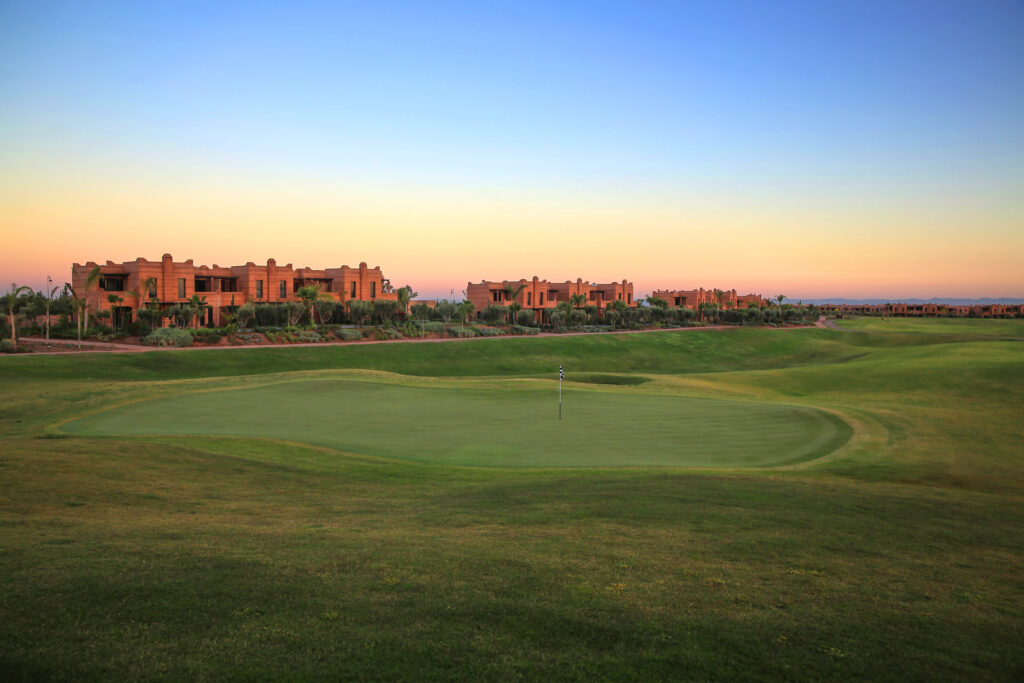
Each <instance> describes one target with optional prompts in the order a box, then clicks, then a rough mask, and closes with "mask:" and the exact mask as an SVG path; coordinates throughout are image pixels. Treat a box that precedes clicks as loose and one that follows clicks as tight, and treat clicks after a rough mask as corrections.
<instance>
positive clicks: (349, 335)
mask: <svg viewBox="0 0 1024 683" xmlns="http://www.w3.org/2000/svg"><path fill="white" fill-rule="evenodd" d="M334 336H335V337H337V338H338V339H340V340H341V341H358V340H360V339H362V338H363V331H362V330H358V329H355V328H352V327H343V328H341V329H339V330H335V331H334Z"/></svg>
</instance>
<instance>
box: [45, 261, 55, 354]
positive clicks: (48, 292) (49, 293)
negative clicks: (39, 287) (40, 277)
mask: <svg viewBox="0 0 1024 683" xmlns="http://www.w3.org/2000/svg"><path fill="white" fill-rule="evenodd" d="M50 282H52V280H50V278H49V276H47V278H46V289H45V290H43V291H44V292H45V296H44V298H45V299H46V345H47V346H49V345H50V304H51V303H53V295H54V294H56V293H57V289H59V288H58V287H50Z"/></svg>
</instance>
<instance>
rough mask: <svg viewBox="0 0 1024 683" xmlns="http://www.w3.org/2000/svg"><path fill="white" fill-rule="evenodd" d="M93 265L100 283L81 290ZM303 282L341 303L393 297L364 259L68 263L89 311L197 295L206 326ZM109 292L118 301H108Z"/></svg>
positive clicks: (285, 295)
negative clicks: (317, 266)
mask: <svg viewBox="0 0 1024 683" xmlns="http://www.w3.org/2000/svg"><path fill="white" fill-rule="evenodd" d="M97 265H98V266H99V269H100V278H99V281H98V282H97V283H96V284H94V285H93V286H92V287H90V288H89V291H88V292H86V288H85V283H86V280H87V279H88V277H89V274H90V273H91V272H92V270H93V268H95V267H96V266H97ZM149 278H153V280H155V286H153V288H152V289H150V290H149V291H148V292H142V291H141V289H142V286H143V284H144V283H145V282H146V281H147V280H148V279H149ZM306 285H317V286H319V287H320V290H321V291H322V292H325V293H327V294H328V295H330V296H331V297H332V298H333V299H335V300H336V301H340V302H345V301H348V300H350V299H359V300H360V301H374V300H378V299H384V300H391V301H394V300H396V299H397V295H396V293H395V291H394V289H393V288H392V286H391V282H390V281H389V280H388V279H387V278H385V277H384V276H383V274H382V273H381V270H380V267H375V268H369V267H367V265H366V264H365V263H360V264H359V267H357V268H350V267H349V266H340V267H338V268H327V269H324V270H314V269H312V268H293V267H292V264H290V263H289V264H288V265H285V266H279V265H277V262H276V261H275V260H274V259H268V260H267V263H266V265H256V264H255V263H252V262H251V261H250V262H249V263H246V264H245V265H244V266H218V265H217V264H214V265H212V266H196V265H194V264H193V263H192V259H189V260H187V261H184V262H179V261H175V260H174V259H173V258H172V257H171V255H170V254H164V256H163V258H162V259H161V260H160V261H147V260H146V259H144V258H138V259H135V260H134V261H126V262H124V263H114V262H113V261H107V262H106V263H105V264H102V265H101V264H97V263H95V262H93V261H90V262H88V263H86V264H84V265H82V264H78V263H76V264H74V265H73V266H72V267H71V288H72V290H73V291H74V294H75V296H77V297H79V298H83V297H85V298H87V299H88V302H89V309H90V310H92V311H99V310H108V309H112V308H119V309H122V312H127V311H126V310H125V309H128V310H130V311H131V312H132V314H133V315H134V311H136V310H137V309H138V308H139V303H140V300H141V301H143V302H145V303H146V304H147V305H148V304H150V303H151V302H153V301H154V300H155V303H156V305H158V306H160V307H161V308H165V307H168V306H173V305H175V304H180V303H184V302H186V301H188V300H189V299H190V298H191V297H192V296H193V295H195V294H198V295H200V296H202V297H204V298H205V299H206V303H207V304H208V306H209V308H208V309H207V312H206V315H207V319H206V321H204V322H205V323H206V324H207V325H219V324H220V320H221V314H222V309H224V308H225V307H229V306H241V305H243V304H246V303H275V302H282V301H298V300H299V298H298V297H297V296H296V295H295V292H296V290H298V289H299V288H300V287H304V286H306ZM111 294H113V295H115V296H117V297H120V298H121V301H118V302H116V303H111V302H110V301H109V299H108V296H109V295H111Z"/></svg>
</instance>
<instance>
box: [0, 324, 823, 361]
mask: <svg viewBox="0 0 1024 683" xmlns="http://www.w3.org/2000/svg"><path fill="white" fill-rule="evenodd" d="M814 327H817V328H823V327H826V325H824V324H822V320H818V321H817V322H816V323H815V324H814ZM735 329H740V328H738V327H735V326H732V325H708V326H706V327H671V328H661V329H656V330H616V331H615V332H563V333H557V332H542V333H540V334H531V335H501V336H496V337H442V338H431V339H385V340H380V341H378V340H375V339H374V340H366V341H351V342H342V341H334V342H307V343H298V344H239V345H238V346H235V345H225V346H188V347H184V348H176V347H167V346H138V345H135V344H118V343H116V342H87V341H83V342H82V348H81V349H78V348H77V347H78V341H77V340H74V339H51V340H50V344H51V345H54V346H58V345H59V346H67V347H75V349H74V350H73V351H47V352H45V355H47V356H53V355H70V354H82V353H146V352H148V351H200V350H207V351H233V350H237V349H294V348H304V347H313V346H318V347H324V346H364V345H368V344H431V343H444V342H473V341H487V340H498V339H538V338H545V337H578V336H594V335H601V334H648V333H655V332H704V331H714V330H735ZM777 329H782V330H806V329H811V328H810V327H806V326H800V327H780V328H777ZM22 339H23V340H24V341H27V342H34V343H37V344H45V343H46V340H45V339H43V338H41V337H23V338H22ZM0 355H7V354H0ZM10 355H13V354H10ZM41 355H42V354H41Z"/></svg>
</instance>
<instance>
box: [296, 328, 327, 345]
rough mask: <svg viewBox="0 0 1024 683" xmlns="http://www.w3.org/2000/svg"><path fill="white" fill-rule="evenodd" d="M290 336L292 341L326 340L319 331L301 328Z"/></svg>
mask: <svg viewBox="0 0 1024 683" xmlns="http://www.w3.org/2000/svg"><path fill="white" fill-rule="evenodd" d="M290 337H291V339H290V341H297V342H303V343H307V344H308V343H310V342H322V341H325V340H324V338H323V337H322V336H320V334H319V333H317V332H314V331H313V330H299V331H298V332H292V333H291V335H290Z"/></svg>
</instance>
